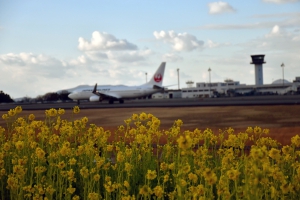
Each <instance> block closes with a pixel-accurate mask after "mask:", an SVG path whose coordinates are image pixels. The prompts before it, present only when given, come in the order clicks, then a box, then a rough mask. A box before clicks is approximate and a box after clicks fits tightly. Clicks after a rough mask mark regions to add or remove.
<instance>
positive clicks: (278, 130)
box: [0, 105, 300, 144]
mask: <svg viewBox="0 0 300 200" xmlns="http://www.w3.org/2000/svg"><path fill="white" fill-rule="evenodd" d="M141 112H145V113H151V114H153V115H154V116H156V117H157V118H159V119H160V120H161V129H165V130H166V129H168V128H170V127H171V126H172V124H173V123H174V121H175V120H177V119H181V120H182V121H183V126H182V128H183V129H185V130H194V129H195V128H198V129H200V130H205V129H206V128H210V129H212V130H213V131H215V132H216V133H217V132H218V130H219V129H226V128H229V127H231V128H233V129H234V130H235V132H236V133H238V132H242V131H245V130H246V129H247V127H248V126H252V127H254V126H260V127H261V128H268V129H270V137H272V138H274V139H276V140H278V141H280V142H281V143H282V144H289V143H290V138H291V137H293V136H294V135H296V134H300V106H299V105H282V106H220V107H176V108H173V107H172V108H168V107H165V108H107V109H82V110H81V111H80V113H79V114H77V115H72V111H71V110H66V114H65V115H64V116H63V118H64V119H67V120H72V119H77V118H81V117H84V116H86V117H88V119H89V124H91V123H93V124H96V125H98V126H102V127H103V128H105V129H109V130H112V131H113V130H115V129H116V128H117V127H118V126H119V125H124V124H125V123H124V120H125V119H128V118H130V117H131V116H132V114H133V113H136V114H140V113H141ZM4 113H6V112H4V111H0V115H1V116H2V114H4ZM31 113H32V114H34V115H35V116H36V119H38V120H43V119H44V118H45V111H43V110H41V111H22V113H21V114H20V115H21V116H28V115H29V114H31ZM0 126H2V127H5V121H4V120H2V119H1V120H0Z"/></svg>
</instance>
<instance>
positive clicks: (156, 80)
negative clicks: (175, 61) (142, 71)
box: [145, 62, 166, 87]
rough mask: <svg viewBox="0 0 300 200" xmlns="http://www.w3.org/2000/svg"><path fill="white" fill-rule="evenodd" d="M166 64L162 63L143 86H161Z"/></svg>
mask: <svg viewBox="0 0 300 200" xmlns="http://www.w3.org/2000/svg"><path fill="white" fill-rule="evenodd" d="M165 67H166V62H162V63H161V64H160V66H159V67H158V69H157V70H156V72H155V73H154V75H153V76H152V78H151V79H150V80H149V81H148V82H147V83H146V84H145V85H150V86H160V87H161V86H162V83H163V79H164V73H165Z"/></svg>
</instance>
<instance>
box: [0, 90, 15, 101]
mask: <svg viewBox="0 0 300 200" xmlns="http://www.w3.org/2000/svg"><path fill="white" fill-rule="evenodd" d="M11 102H14V100H12V98H10V96H9V95H8V94H5V93H4V92H3V91H0V103H11Z"/></svg>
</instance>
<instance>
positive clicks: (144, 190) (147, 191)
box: [139, 185, 152, 196]
mask: <svg viewBox="0 0 300 200" xmlns="http://www.w3.org/2000/svg"><path fill="white" fill-rule="evenodd" d="M139 193H140V194H141V195H143V196H148V195H150V194H152V190H151V188H150V187H149V186H148V185H144V186H143V187H141V189H140V192H139Z"/></svg>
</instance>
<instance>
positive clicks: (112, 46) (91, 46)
mask: <svg viewBox="0 0 300 200" xmlns="http://www.w3.org/2000/svg"><path fill="white" fill-rule="evenodd" d="M78 42H79V44H78V49H79V50H81V51H95V50H112V51H117V50H135V49H137V46H136V45H134V44H132V43H130V42H128V41H127V40H124V39H123V40H120V39H117V38H116V37H115V36H113V35H111V34H108V33H105V32H99V31H94V32H93V34H92V38H91V40H90V41H87V40H85V39H84V38H82V37H80V38H79V39H78Z"/></svg>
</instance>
